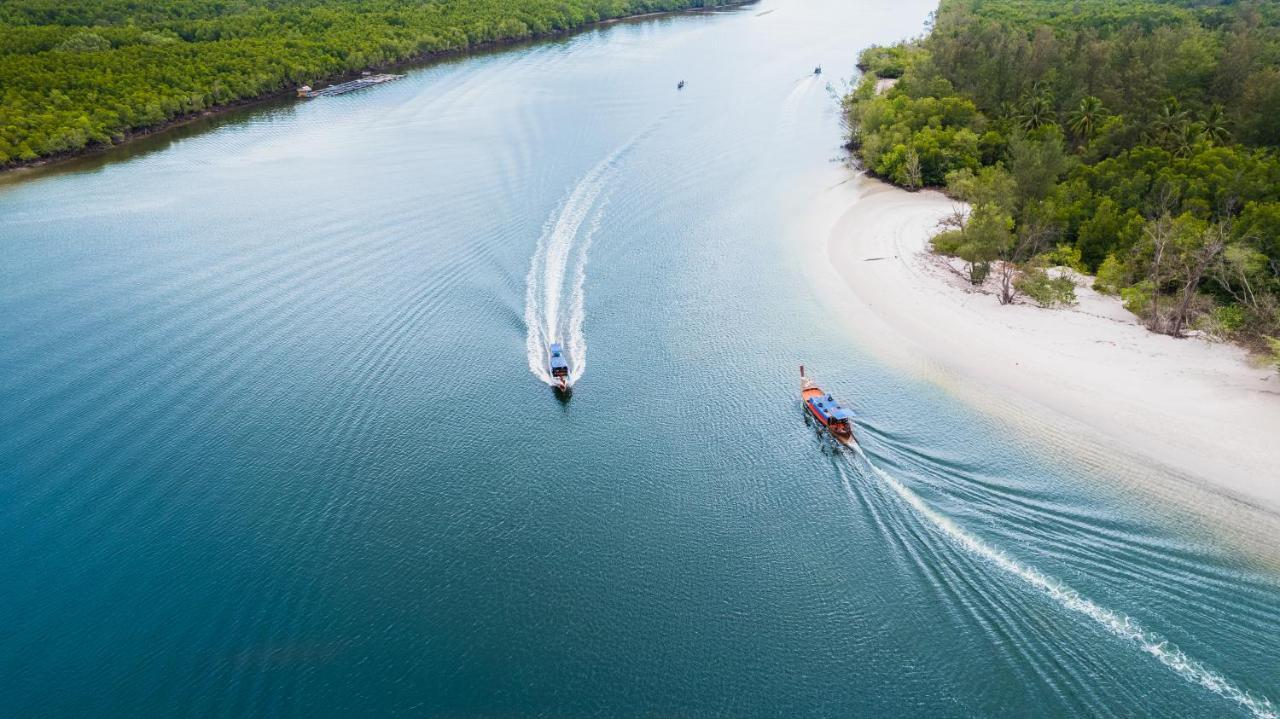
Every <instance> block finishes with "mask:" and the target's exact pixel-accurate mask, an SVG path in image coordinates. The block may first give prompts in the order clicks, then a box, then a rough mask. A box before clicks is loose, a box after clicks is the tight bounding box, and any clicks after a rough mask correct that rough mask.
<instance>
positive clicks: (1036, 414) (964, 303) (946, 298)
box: [799, 171, 1280, 549]
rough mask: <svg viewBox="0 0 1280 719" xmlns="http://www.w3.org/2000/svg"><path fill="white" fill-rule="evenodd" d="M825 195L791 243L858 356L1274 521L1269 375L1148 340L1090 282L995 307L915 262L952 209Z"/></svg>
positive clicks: (1150, 478) (1102, 463) (935, 268)
mask: <svg viewBox="0 0 1280 719" xmlns="http://www.w3.org/2000/svg"><path fill="white" fill-rule="evenodd" d="M828 186H829V189H828V190H827V191H826V192H824V193H822V196H821V197H819V198H818V199H817V200H816V202H815V204H814V206H813V207H812V208H810V211H809V213H808V214H807V215H806V220H805V226H804V227H803V228H802V237H803V239H801V240H799V241H800V242H802V243H803V244H802V249H803V251H804V253H805V259H806V260H807V261H806V263H805V264H806V266H807V267H810V268H812V270H811V271H812V274H813V275H814V279H815V281H816V282H817V283H818V284H819V285H821V286H822V288H823V291H822V294H823V295H824V299H825V300H827V301H829V302H830V303H831V304H832V306H833V307H834V308H835V309H836V310H837V312H838V313H839V315H840V316H841V317H843V318H845V319H846V320H847V324H848V325H849V327H850V329H852V330H853V332H854V333H855V334H856V335H857V336H858V338H859V339H860V340H861V342H860V343H861V344H862V345H863V346H865V347H866V348H867V349H868V350H869V351H871V352H872V353H873V354H875V355H877V356H879V357H881V358H882V359H883V360H885V361H887V362H889V363H890V364H892V365H894V366H897V367H900V368H903V369H906V370H907V371H909V372H911V373H912V374H915V375H916V376H918V377H920V378H922V379H925V380H927V381H930V382H932V383H934V384H936V385H937V386H939V387H940V388H942V389H943V390H945V391H947V392H948V393H951V394H953V395H955V396H957V397H959V398H960V399H962V400H965V401H966V402H968V403H969V404H972V405H974V406H976V407H977V408H979V409H981V410H983V411H985V412H988V413H989V414H992V415H994V416H996V417H997V418H999V419H1003V420H1007V421H1009V422H1010V423H1011V424H1013V425H1015V426H1016V427H1018V428H1019V429H1022V430H1024V431H1025V433H1026V434H1027V435H1028V436H1029V437H1031V438H1032V440H1033V441H1038V444H1039V445H1040V447H1041V448H1042V449H1048V450H1050V451H1051V453H1052V454H1057V455H1062V456H1063V457H1064V458H1068V459H1070V460H1072V461H1076V462H1083V463H1084V464H1086V465H1090V466H1092V467H1094V468H1097V469H1100V470H1102V471H1103V474H1104V476H1115V477H1120V478H1122V479H1124V480H1127V481H1126V482H1125V484H1127V485H1129V488H1130V489H1131V490H1133V491H1148V492H1150V491H1154V492H1155V493H1156V494H1158V495H1161V496H1164V497H1165V498H1166V499H1169V500H1171V501H1172V502H1173V503H1174V504H1176V505H1178V506H1180V507H1182V508H1184V509H1190V510H1194V511H1195V513H1197V514H1203V512H1205V511H1209V512H1210V513H1211V514H1213V515H1216V518H1217V520H1222V519H1226V518H1227V517H1230V516H1239V515H1242V514H1248V515H1251V516H1253V518H1254V519H1256V520H1260V521H1261V522H1262V524H1265V525H1268V526H1272V527H1274V526H1276V524H1277V521H1276V520H1277V518H1280V514H1277V513H1276V512H1277V510H1280V378H1278V377H1277V376H1276V372H1275V371H1274V370H1271V369H1268V368H1265V367H1263V368H1259V367H1257V366H1255V365H1251V364H1250V363H1249V361H1248V358H1247V356H1246V354H1245V353H1244V352H1243V351H1242V350H1240V349H1238V348H1235V347H1232V346H1229V345H1223V344H1211V343H1209V342H1207V341H1204V340H1199V339H1182V340H1179V339H1174V338H1171V337H1167V336H1163V335H1156V334H1152V333H1150V332H1148V331H1146V330H1145V329H1144V328H1142V327H1141V326H1140V325H1138V323H1137V321H1136V319H1135V318H1134V317H1133V316H1132V315H1130V314H1129V313H1127V312H1126V311H1125V310H1124V309H1123V308H1122V307H1120V304H1119V301H1118V300H1116V299H1114V298H1110V297H1105V296H1101V295H1098V294H1097V293H1095V292H1093V291H1092V290H1090V289H1088V288H1082V289H1080V290H1078V295H1079V298H1080V303H1079V305H1078V306H1076V307H1074V308H1070V309H1057V310H1048V309H1041V308H1038V307H1035V306H1031V305H1014V306H1001V305H1000V304H999V303H998V302H997V300H996V298H995V297H994V296H992V295H988V294H982V293H976V292H971V291H968V290H967V289H966V288H965V283H964V282H963V281H960V280H958V278H956V277H955V276H954V275H953V274H952V273H951V272H950V271H949V270H948V269H946V267H945V263H942V262H939V261H938V259H937V258H935V257H933V256H931V255H929V254H928V252H927V249H926V248H927V243H928V240H929V238H930V237H931V236H932V235H933V234H934V233H935V232H936V226H937V223H938V221H939V220H940V219H941V218H942V217H944V216H945V215H947V214H949V213H951V212H952V211H954V210H955V209H956V207H957V205H956V203H954V202H953V201H952V200H950V199H948V198H946V197H945V196H943V195H942V194H940V193H937V192H932V191H923V192H917V193H909V192H906V191H903V190H900V189H898V188H895V187H892V186H890V185H887V184H884V183H882V182H879V181H877V180H874V179H870V178H867V177H865V176H858V177H853V178H850V177H849V173H848V171H841V172H840V173H839V174H838V175H836V174H833V177H832V180H831V181H830V182H829V183H828ZM1254 510H1263V511H1261V512H1258V511H1254ZM1224 512H1225V513H1227V514H1226V515H1224V514H1223V513H1224ZM1255 515H1256V516H1255ZM1212 523H1213V524H1215V525H1218V524H1220V521H1213V522H1212ZM1245 524H1249V525H1253V531H1256V530H1257V529H1258V523H1257V522H1255V521H1250V522H1246V523H1245ZM1240 531H1242V532H1244V531H1247V530H1245V529H1244V527H1241V528H1240ZM1249 542H1250V543H1251V544H1257V543H1258V542H1262V543H1263V544H1265V545H1270V547H1269V548H1270V549H1275V548H1276V545H1277V544H1280V539H1275V538H1274V535H1273V537H1272V538H1271V539H1266V538H1263V537H1254V538H1253V539H1251V540H1249Z"/></svg>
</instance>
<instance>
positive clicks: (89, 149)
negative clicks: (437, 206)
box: [0, 0, 758, 177]
mask: <svg viewBox="0 0 1280 719" xmlns="http://www.w3.org/2000/svg"><path fill="white" fill-rule="evenodd" d="M756 2H758V0H742V1H741V2H726V3H724V4H721V5H715V6H710V7H689V8H682V9H679V10H663V11H655V12H641V13H636V14H634V15H623V16H620V17H611V18H606V19H603V20H597V21H595V22H591V23H587V24H585V25H581V26H578V27H574V28H569V29H565V30H559V31H552V32H547V33H542V34H534V35H531V36H528V37H520V38H507V39H498V40H492V41H487V42H481V43H477V44H475V45H472V46H470V47H467V48H462V49H451V50H441V51H437V52H425V53H421V54H417V55H413V56H410V57H406V58H403V59H400V60H396V61H394V62H387V63H376V64H373V65H370V66H369V67H368V68H365V70H368V71H370V72H375V73H379V72H397V71H404V70H410V69H415V68H419V67H424V66H427V65H431V64H433V63H438V62H444V61H448V60H453V59H457V58H465V57H473V56H477V55H484V54H487V53H491V52H502V51H506V50H510V49H513V48H518V47H522V46H526V45H531V44H535V43H539V42H546V41H549V40H558V39H564V38H567V37H570V36H573V35H576V34H578V33H582V32H587V31H590V30H597V29H601V28H605V27H608V26H610V25H614V24H618V23H624V22H638V21H643V20H647V19H652V18H656V17H663V16H674V15H689V14H706V13H716V12H725V11H733V10H735V9H738V8H741V7H746V6H749V5H753V4H755V3H756ZM361 76H362V73H361V72H341V73H335V74H332V75H328V76H322V77H319V78H316V79H315V80H314V84H315V85H316V86H317V87H320V88H321V89H323V87H326V86H329V85H333V84H336V83H340V82H345V81H349V80H354V79H358V78H360V77H361ZM291 101H298V102H302V101H304V100H303V99H302V98H298V97H297V87H296V86H287V87H281V88H279V89H276V90H272V91H270V92H265V93H262V94H260V95H256V96H253V97H245V98H239V99H236V100H232V101H229V102H226V103H222V104H218V105H214V106H212V107H207V108H203V109H201V110H198V111H196V112H191V113H187V114H183V115H179V116H177V117H173V118H171V119H168V120H165V121H163V122H159V123H156V124H155V125H150V126H146V127H137V128H131V129H128V130H124V131H122V132H121V133H120V135H121V139H120V140H118V141H116V142H113V143H112V144H110V145H105V144H94V145H87V146H85V147H82V148H79V149H77V150H72V151H69V152H61V153H57V154H53V155H42V156H40V157H37V158H34V159H31V160H19V161H14V162H9V163H7V164H0V177H3V176H6V175H8V176H13V175H20V174H21V173H22V172H24V171H32V170H37V169H43V168H50V167H57V166H59V165H62V164H64V163H67V162H71V161H74V160H78V159H82V158H85V157H94V156H103V155H107V154H109V153H111V152H113V151H115V150H117V149H119V148H122V147H126V146H128V145H130V144H131V143H134V142H137V141H138V140H142V139H146V138H153V137H156V136H158V135H163V134H164V133H166V132H169V131H172V130H174V129H177V128H182V127H187V126H190V125H193V124H195V123H198V122H202V121H207V120H211V119H216V118H219V117H222V116H225V115H227V114H229V113H232V112H236V111H241V110H247V109H252V108H255V107H262V106H265V105H268V104H271V103H279V104H283V103H288V102H291Z"/></svg>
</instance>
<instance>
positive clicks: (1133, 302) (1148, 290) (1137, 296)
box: [1120, 280, 1154, 319]
mask: <svg viewBox="0 0 1280 719" xmlns="http://www.w3.org/2000/svg"><path fill="white" fill-rule="evenodd" d="M1152 287H1153V286H1152V283H1151V281H1150V280H1143V281H1141V282H1139V283H1137V284H1135V285H1131V286H1129V287H1122V288H1120V299H1121V300H1123V301H1124V308H1125V309H1126V310H1129V311H1130V312H1132V313H1134V314H1135V315H1137V316H1139V317H1142V318H1143V319H1146V318H1147V317H1148V316H1149V315H1150V314H1151V298H1152V296H1153V294H1154V292H1153V291H1152Z"/></svg>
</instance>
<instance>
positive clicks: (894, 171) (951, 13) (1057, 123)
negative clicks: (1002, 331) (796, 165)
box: [845, 0, 1280, 357]
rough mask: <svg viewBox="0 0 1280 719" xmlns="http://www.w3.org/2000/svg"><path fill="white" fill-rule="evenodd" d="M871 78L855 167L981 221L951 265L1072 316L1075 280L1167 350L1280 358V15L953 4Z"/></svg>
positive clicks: (1084, 1) (952, 232) (849, 100)
mask: <svg viewBox="0 0 1280 719" xmlns="http://www.w3.org/2000/svg"><path fill="white" fill-rule="evenodd" d="M859 67H860V68H861V69H862V70H863V71H864V75H863V78H862V80H861V81H860V82H859V84H858V85H857V86H856V88H855V89H854V90H853V91H852V92H851V93H850V94H849V95H848V96H847V97H846V98H845V107H846V111H847V113H848V119H849V124H850V132H851V135H850V146H851V148H852V149H854V150H855V151H856V152H857V154H858V155H859V156H860V158H861V160H862V162H863V163H864V165H865V167H866V168H867V169H868V170H869V171H871V172H872V173H874V174H876V175H878V176H880V177H882V178H884V179H887V180H889V181H891V182H894V183H896V184H898V185H901V186H904V187H907V188H911V189H914V188H918V187H923V186H941V187H945V188H946V189H947V190H948V192H950V193H951V194H952V195H953V196H956V197H958V198H960V199H963V200H965V201H967V203H968V205H969V207H970V208H971V209H970V211H969V212H967V213H961V214H959V215H957V216H956V217H954V218H952V219H951V220H950V221H949V223H948V227H947V228H946V231H944V232H942V233H941V234H940V235H939V236H938V237H937V238H936V239H935V240H934V248H935V249H936V250H938V251H940V252H943V253H946V254H950V255H954V256H958V257H960V258H962V259H963V260H964V262H965V265H966V267H967V268H968V270H969V274H970V279H971V280H972V281H974V282H975V283H982V282H986V281H989V276H991V275H992V274H993V273H994V279H995V280H996V284H997V292H998V295H999V297H1000V299H1001V301H1002V302H1006V303H1007V302H1011V301H1013V300H1014V299H1015V298H1016V297H1017V296H1019V295H1020V294H1021V295H1026V296H1029V297H1031V298H1033V299H1034V300H1035V301H1037V302H1040V303H1042V304H1053V303H1055V302H1059V301H1071V300H1072V299H1073V297H1074V294H1073V286H1072V284H1071V282H1070V281H1068V280H1065V279H1062V278H1060V277H1058V276H1057V275H1055V274H1054V273H1052V272H1047V271H1046V269H1047V268H1048V267H1049V266H1051V265H1071V266H1074V267H1075V268H1076V269H1079V270H1082V271H1087V272H1089V273H1093V274H1095V275H1096V276H1097V282H1096V287H1097V288H1098V289H1100V290H1103V291H1106V292H1111V293H1117V294H1120V295H1121V296H1123V298H1124V300H1125V304H1126V306H1127V307H1128V308H1129V309H1130V310H1131V311H1133V312H1135V313H1136V314H1138V315H1139V316H1141V317H1142V319H1143V320H1144V322H1145V323H1146V324H1147V326H1148V327H1149V328H1150V329H1152V330H1153V331H1157V332H1165V333H1168V334H1172V335H1175V336H1181V335H1184V334H1186V333H1188V332H1190V331H1192V330H1202V331H1204V332H1207V333H1209V334H1212V335H1214V336H1217V337H1222V338H1227V339H1232V340H1236V341H1240V342H1242V343H1245V344H1247V345H1250V346H1252V347H1254V348H1256V349H1259V350H1264V351H1266V350H1270V351H1272V352H1276V353H1277V355H1276V356H1277V357H1280V342H1277V340H1276V339H1275V338H1276V337H1280V156H1278V155H1277V150H1278V149H1280V4H1277V3H1274V2H1258V1H1252V2H1251V1H1250V0H1241V1H1240V2H1222V1H1220V0H1071V1H1070V2H1061V1H1060V0H943V2H942V4H941V6H940V8H939V10H938V12H937V13H936V15H935V17H934V21H933V26H932V28H931V30H930V32H929V33H928V34H927V36H925V37H924V38H922V39H919V40H916V41H912V42H907V43H903V44H901V45H897V46H893V47H877V48H871V49H869V50H867V51H866V52H864V53H863V54H862V56H861V57H860V60H859ZM885 78H896V79H897V81H896V84H894V85H893V87H892V88H890V89H887V90H884V91H882V92H880V93H877V91H876V88H877V81H878V80H880V79H885ZM880 84H881V85H882V86H883V85H884V84H887V83H880Z"/></svg>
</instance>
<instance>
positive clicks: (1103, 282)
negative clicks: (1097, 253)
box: [1093, 255, 1132, 295]
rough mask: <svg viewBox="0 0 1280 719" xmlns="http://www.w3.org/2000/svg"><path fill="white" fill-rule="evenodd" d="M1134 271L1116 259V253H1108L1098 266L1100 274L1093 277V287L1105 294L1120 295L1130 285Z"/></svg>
mask: <svg viewBox="0 0 1280 719" xmlns="http://www.w3.org/2000/svg"><path fill="white" fill-rule="evenodd" d="M1131 279H1132V273H1130V271H1129V268H1128V267H1127V266H1126V265H1125V263H1123V262H1121V261H1120V260H1118V259H1116V256H1115V255H1107V259H1105V260H1103V261H1102V264H1101V265H1100V266H1099V267H1098V274H1097V275H1096V276H1094V279H1093V289H1095V290H1097V291H1099V292H1101V293H1103V294H1104V295H1118V294H1120V293H1121V290H1123V289H1124V288H1125V287H1128V286H1129V284H1130V282H1131Z"/></svg>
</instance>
